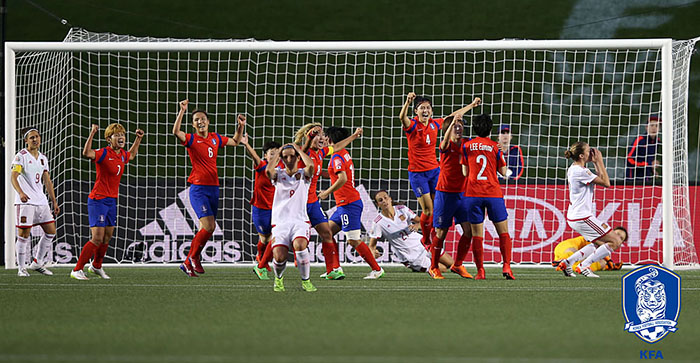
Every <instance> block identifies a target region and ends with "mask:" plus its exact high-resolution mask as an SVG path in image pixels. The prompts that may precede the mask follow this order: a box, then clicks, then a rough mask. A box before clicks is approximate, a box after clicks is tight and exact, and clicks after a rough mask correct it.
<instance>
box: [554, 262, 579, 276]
mask: <svg viewBox="0 0 700 363" xmlns="http://www.w3.org/2000/svg"><path fill="white" fill-rule="evenodd" d="M557 267H558V269H559V271H561V272H563V273H564V276H566V277H576V275H574V270H572V269H571V266H569V265H568V264H567V263H566V260H561V262H559V266H557ZM577 268H578V267H577Z"/></svg>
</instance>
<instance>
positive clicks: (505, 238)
mask: <svg viewBox="0 0 700 363" xmlns="http://www.w3.org/2000/svg"><path fill="white" fill-rule="evenodd" d="M498 246H499V247H500V249H501V257H502V258H503V264H504V265H505V264H510V258H511V251H512V249H513V242H512V241H511V240H510V235H509V234H508V232H506V233H504V234H499V235H498Z"/></svg>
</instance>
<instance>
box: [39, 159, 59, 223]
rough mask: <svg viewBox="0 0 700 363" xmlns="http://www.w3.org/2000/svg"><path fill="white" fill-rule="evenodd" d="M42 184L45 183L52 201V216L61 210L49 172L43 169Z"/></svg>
mask: <svg viewBox="0 0 700 363" xmlns="http://www.w3.org/2000/svg"><path fill="white" fill-rule="evenodd" d="M43 178H44V185H46V191H47V192H49V198H51V202H52V203H53V214H54V216H57V215H58V213H59V212H60V211H61V208H59V207H58V201H57V200H56V192H55V191H54V189H53V182H52V181H51V176H50V175H49V172H48V171H46V170H44V175H43Z"/></svg>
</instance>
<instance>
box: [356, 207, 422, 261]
mask: <svg viewBox="0 0 700 363" xmlns="http://www.w3.org/2000/svg"><path fill="white" fill-rule="evenodd" d="M415 217H416V214H415V213H413V211H412V210H411V209H410V208H408V207H406V206H405V205H395V206H394V219H390V218H388V217H386V216H384V215H383V214H381V213H379V215H378V216H377V217H376V218H375V219H374V223H373V224H372V229H371V230H370V232H369V236H370V238H382V237H383V238H384V239H385V240H386V241H387V242H389V244H390V245H391V251H392V252H393V253H394V256H396V258H397V259H398V260H399V261H400V262H402V263H404V262H411V261H415V260H417V259H418V258H419V257H420V255H421V254H422V253H424V252H425V247H423V244H422V243H421V238H422V235H421V234H420V233H417V232H413V231H411V230H410V229H409V228H408V226H409V225H410V224H411V220H412V219H413V218H415Z"/></svg>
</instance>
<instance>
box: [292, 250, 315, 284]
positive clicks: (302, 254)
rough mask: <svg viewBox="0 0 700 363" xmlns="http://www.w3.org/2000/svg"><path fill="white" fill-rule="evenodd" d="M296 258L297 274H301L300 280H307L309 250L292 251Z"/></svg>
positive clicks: (309, 259)
mask: <svg viewBox="0 0 700 363" xmlns="http://www.w3.org/2000/svg"><path fill="white" fill-rule="evenodd" d="M294 254H295V255H296V256H297V264H298V265H299V274H301V279H302V280H308V279H309V275H310V274H311V258H310V256H309V250H308V249H304V250H303V251H294Z"/></svg>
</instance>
